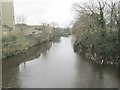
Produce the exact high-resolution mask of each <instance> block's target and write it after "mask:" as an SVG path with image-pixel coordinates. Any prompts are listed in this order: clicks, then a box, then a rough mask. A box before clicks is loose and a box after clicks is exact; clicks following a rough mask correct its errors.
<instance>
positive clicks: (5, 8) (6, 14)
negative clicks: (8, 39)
mask: <svg viewBox="0 0 120 90" xmlns="http://www.w3.org/2000/svg"><path fill="white" fill-rule="evenodd" d="M0 7H1V8H2V9H1V20H2V32H3V35H4V34H5V33H7V32H8V31H13V30H15V18H14V4H13V0H2V2H1V5H0Z"/></svg>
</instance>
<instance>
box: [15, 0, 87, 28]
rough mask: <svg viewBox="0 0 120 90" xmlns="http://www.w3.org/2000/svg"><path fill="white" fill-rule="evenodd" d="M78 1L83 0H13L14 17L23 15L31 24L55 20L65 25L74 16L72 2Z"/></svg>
mask: <svg viewBox="0 0 120 90" xmlns="http://www.w3.org/2000/svg"><path fill="white" fill-rule="evenodd" d="M78 1H79V2H82V1H85V0H14V11H15V17H18V16H24V17H25V18H26V23H27V24H31V25H35V24H37V25H38V24H41V23H43V22H47V23H51V22H56V23H57V24H58V25H59V26H64V27H67V26H68V25H69V24H70V22H71V21H72V20H73V18H74V14H73V12H72V11H73V10H72V4H73V3H74V2H78Z"/></svg>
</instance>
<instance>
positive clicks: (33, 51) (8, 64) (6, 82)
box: [2, 42, 52, 87]
mask: <svg viewBox="0 0 120 90" xmlns="http://www.w3.org/2000/svg"><path fill="white" fill-rule="evenodd" d="M51 46H52V42H48V43H44V44H42V45H36V46H35V47H33V48H30V49H29V50H28V52H27V53H25V54H19V55H16V56H13V57H9V58H7V59H4V60H3V62H2V75H3V76H2V81H3V82H2V86H3V87H19V83H18V82H19V81H17V80H18V74H20V72H21V67H23V68H24V69H25V70H26V69H27V67H26V64H27V62H28V61H31V60H33V59H35V58H38V57H39V56H40V55H41V54H42V52H46V51H47V50H49V49H50V47H51Z"/></svg>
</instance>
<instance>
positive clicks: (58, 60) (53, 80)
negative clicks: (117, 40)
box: [3, 36, 118, 88]
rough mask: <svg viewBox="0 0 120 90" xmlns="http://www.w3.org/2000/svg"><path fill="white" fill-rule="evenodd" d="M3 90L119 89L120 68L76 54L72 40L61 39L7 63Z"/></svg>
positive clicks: (5, 61) (4, 69) (38, 46)
mask: <svg viewBox="0 0 120 90" xmlns="http://www.w3.org/2000/svg"><path fill="white" fill-rule="evenodd" d="M3 87H11V88H118V69H117V67H116V66H114V65H107V66H106V65H97V64H96V63H94V62H92V61H90V60H87V59H85V58H83V57H82V56H80V55H78V54H76V53H75V52H74V50H73V46H72V37H71V36H70V37H61V38H60V40H59V41H58V42H49V43H45V44H42V45H37V46H35V47H33V48H31V49H30V50H29V51H28V52H27V53H26V54H22V55H16V56H12V57H9V58H8V59H6V60H3Z"/></svg>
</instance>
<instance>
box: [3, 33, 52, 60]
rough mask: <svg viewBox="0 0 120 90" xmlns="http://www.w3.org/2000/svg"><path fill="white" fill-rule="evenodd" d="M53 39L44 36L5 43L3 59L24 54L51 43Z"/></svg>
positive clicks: (26, 37)
mask: <svg viewBox="0 0 120 90" xmlns="http://www.w3.org/2000/svg"><path fill="white" fill-rule="evenodd" d="M51 40H52V38H50V37H46V36H42V35H40V36H39V35H38V36H36V35H31V36H24V37H21V38H20V39H16V40H15V41H13V42H9V43H4V44H3V45H2V46H3V47H2V58H3V59H4V58H8V57H10V56H13V55H16V54H24V53H26V51H27V50H28V49H30V48H31V47H33V46H35V45H38V44H42V43H45V42H49V41H51Z"/></svg>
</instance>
